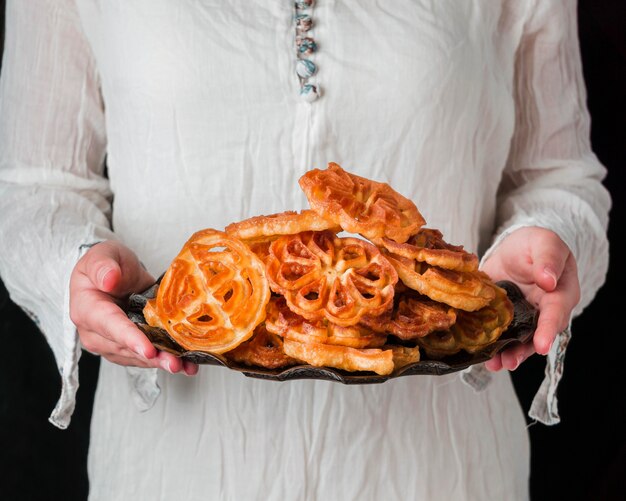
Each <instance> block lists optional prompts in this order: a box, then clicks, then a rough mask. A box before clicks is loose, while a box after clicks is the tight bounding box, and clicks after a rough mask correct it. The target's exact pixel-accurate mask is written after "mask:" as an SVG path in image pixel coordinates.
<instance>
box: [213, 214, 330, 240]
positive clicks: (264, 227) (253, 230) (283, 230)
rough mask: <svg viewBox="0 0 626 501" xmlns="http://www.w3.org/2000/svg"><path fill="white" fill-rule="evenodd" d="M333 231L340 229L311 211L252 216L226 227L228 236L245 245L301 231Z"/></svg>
mask: <svg viewBox="0 0 626 501" xmlns="http://www.w3.org/2000/svg"><path fill="white" fill-rule="evenodd" d="M324 230H333V231H334V232H335V233H339V232H340V231H341V228H340V227H339V226H338V225H337V224H336V223H333V222H332V221H330V220H328V219H325V218H323V217H322V216H320V215H318V214H317V212H315V211H312V210H303V211H301V212H300V213H298V212H295V211H285V212H281V213H279V214H271V215H269V216H254V217H251V218H249V219H245V220H243V221H239V222H238V223H232V224H229V225H228V226H226V228H225V230H224V231H226V233H228V235H230V236H232V237H235V238H239V239H240V240H244V241H245V242H246V243H248V242H250V241H252V242H258V241H271V240H274V239H276V238H278V237H280V236H283V235H295V234H296V233H300V232H302V231H324Z"/></svg>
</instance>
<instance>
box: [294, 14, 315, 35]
mask: <svg viewBox="0 0 626 501" xmlns="http://www.w3.org/2000/svg"><path fill="white" fill-rule="evenodd" d="M312 27H313V19H311V16H309V15H308V14H298V15H297V16H296V30H298V31H302V32H307V31H309V30H310V29H311V28H312Z"/></svg>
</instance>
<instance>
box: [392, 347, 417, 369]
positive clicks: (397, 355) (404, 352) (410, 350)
mask: <svg viewBox="0 0 626 501" xmlns="http://www.w3.org/2000/svg"><path fill="white" fill-rule="evenodd" d="M383 349H390V350H391V351H392V353H393V369H394V370H398V369H401V368H402V367H406V366H407V365H409V364H414V363H416V362H419V361H420V348H419V346H399V345H389V346H387V345H385V346H383Z"/></svg>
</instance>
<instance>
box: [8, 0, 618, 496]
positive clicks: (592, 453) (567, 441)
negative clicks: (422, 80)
mask: <svg viewBox="0 0 626 501" xmlns="http://www.w3.org/2000/svg"><path fill="white" fill-rule="evenodd" d="M21 1H28V0H21ZM0 9H1V10H0V12H1V15H2V18H1V19H0V25H1V26H2V27H3V26H4V0H0ZM578 10H579V33H580V42H581V51H582V57H583V69H584V74H585V81H586V85H587V91H588V106H589V110H590V113H591V116H592V144H593V148H594V151H595V153H596V154H597V155H598V157H599V158H600V160H601V161H602V163H603V164H604V165H605V166H606V167H607V169H608V171H609V173H608V176H607V178H606V180H605V185H606V186H607V187H608V189H609V190H610V191H611V194H612V197H613V209H612V211H611V223H610V226H609V240H610V242H611V262H610V268H609V274H608V277H607V282H606V284H605V286H604V287H603V288H602V289H601V290H600V292H599V293H598V295H597V297H596V299H595V301H594V302H593V304H592V305H591V306H590V307H588V308H587V309H586V310H585V312H584V313H583V315H581V316H580V317H579V318H577V319H576V320H575V321H574V326H573V332H574V336H573V339H572V341H571V344H570V347H569V349H568V353H567V358H566V364H565V373H564V377H563V380H562V382H561V385H560V387H559V393H558V397H559V410H560V414H561V419H562V422H561V423H560V424H558V425H556V426H552V427H546V426H543V425H541V424H534V425H531V426H530V427H529V432H530V436H531V450H532V454H531V456H532V465H531V495H532V499H533V500H535V501H539V500H555V499H573V500H577V499H580V500H604V499H621V500H624V499H626V376H625V374H624V364H623V361H624V360H625V349H626V339H625V338H626V335H625V334H624V323H625V322H624V320H623V319H622V318H621V315H622V312H623V311H622V308H625V307H626V293H625V292H624V285H623V284H624V281H625V279H626V274H625V273H624V271H625V270H624V268H625V265H624V261H625V259H624V258H623V256H624V255H625V254H626V247H625V246H624V243H623V240H622V241H620V240H619V232H620V231H622V227H623V225H622V224H621V221H623V219H624V216H625V215H626V211H625V210H624V198H626V197H625V195H626V193H625V190H624V188H625V187H626V182H625V181H626V175H625V171H624V168H625V167H626V155H625V153H624V152H625V149H624V140H625V139H626V137H625V132H626V127H625V126H624V123H625V119H626V106H625V94H624V90H625V89H626V28H625V26H626V2H624V0H604V1H597V0H581V1H580V2H579V9H578ZM2 38H3V37H0V40H2ZM1 43H2V42H1V41H0V44H1ZM1 49H2V47H1V45H0V51H1ZM622 236H623V235H622ZM0 238H2V236H0ZM0 343H1V345H2V347H3V353H4V355H3V357H2V362H1V363H0V498H1V499H4V500H7V501H9V500H17V499H20V500H27V499H33V500H39V499H54V500H56V499H59V500H61V499H62V500H67V501H71V500H80V499H86V497H87V491H88V481H87V476H86V455H87V446H88V443H89V421H90V417H91V405H92V402H93V392H94V388H95V385H96V381H97V372H98V359H97V358H96V357H94V356H92V355H89V354H83V357H82V359H81V361H80V375H81V376H80V377H81V379H80V383H81V386H80V389H79V391H78V402H77V408H76V412H75V414H74V417H73V418H72V423H71V425H70V427H69V428H68V429H67V430H65V431H61V430H58V429H56V428H55V427H54V426H52V425H51V424H50V423H48V421H47V418H48V416H49V414H50V412H51V410H52V408H53V407H54V405H55V403H56V400H57V398H58V396H59V391H60V380H59V375H58V371H57V369H56V366H55V362H54V359H53V357H52V353H51V351H50V349H49V348H48V346H47V344H46V342H45V341H44V339H43V336H42V335H41V333H40V332H39V331H38V330H37V328H36V327H35V326H34V325H33V324H32V323H31V322H30V320H29V319H28V318H27V317H26V316H25V315H24V314H23V313H22V311H21V310H20V309H19V308H18V307H16V306H15V305H14V304H13V303H12V302H11V301H10V299H9V298H8V294H7V292H6V290H5V288H4V287H3V285H2V283H1V282H0ZM543 367H544V362H543V360H542V359H541V358H540V357H538V356H535V357H532V358H531V359H530V360H528V361H527V362H526V363H524V364H523V365H522V366H521V367H520V368H519V369H518V370H517V371H515V372H514V373H513V379H514V383H515V387H516V389H517V392H518V395H519V398H520V401H521V403H522V406H523V408H524V410H526V411H527V410H528V409H529V407H530V402H531V400H532V396H533V395H534V393H535V391H536V389H537V388H538V386H539V383H540V382H541V380H542V378H543Z"/></svg>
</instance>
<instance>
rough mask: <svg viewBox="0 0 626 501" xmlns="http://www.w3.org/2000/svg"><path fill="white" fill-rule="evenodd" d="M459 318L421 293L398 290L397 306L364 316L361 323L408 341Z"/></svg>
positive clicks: (448, 308)
mask: <svg viewBox="0 0 626 501" xmlns="http://www.w3.org/2000/svg"><path fill="white" fill-rule="evenodd" d="M455 321H456V310H455V309H454V308H452V307H451V306H448V305H447V304H444V303H438V302H436V301H432V300H430V299H428V297H426V296H421V295H418V294H414V293H413V294H409V293H404V294H403V293H400V294H398V293H397V292H396V297H395V298H394V307H393V309H391V310H388V311H387V312H385V313H383V314H382V315H379V316H378V317H372V316H364V317H363V318H361V321H360V324H361V325H364V326H366V327H368V328H370V329H372V330H373V331H374V332H379V333H387V334H393V335H394V336H396V337H398V338H400V339H403V340H405V341H408V340H412V339H415V338H418V337H424V336H426V335H427V334H430V333H431V332H434V331H437V330H446V329H448V328H450V326H452V325H453V324H454V322H455Z"/></svg>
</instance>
